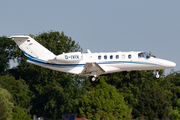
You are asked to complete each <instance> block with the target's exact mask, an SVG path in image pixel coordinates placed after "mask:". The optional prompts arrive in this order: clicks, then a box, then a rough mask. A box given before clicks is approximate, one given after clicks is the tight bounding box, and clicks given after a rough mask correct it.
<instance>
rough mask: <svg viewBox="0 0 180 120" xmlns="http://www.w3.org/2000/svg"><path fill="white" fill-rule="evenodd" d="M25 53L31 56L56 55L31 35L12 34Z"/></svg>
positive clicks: (47, 57) (43, 57)
mask: <svg viewBox="0 0 180 120" xmlns="http://www.w3.org/2000/svg"><path fill="white" fill-rule="evenodd" d="M10 38H12V40H13V41H15V42H16V44H17V45H18V46H19V48H20V49H21V50H22V51H23V53H24V54H25V55H26V56H27V57H28V58H29V57H30V58H32V57H35V58H41V59H49V58H54V57H55V55H54V54H53V53H52V52H50V51H49V50H48V49H46V48H45V47H44V46H42V45H41V44H39V43H38V42H37V41H35V40H34V39H33V38H31V37H30V36H11V37H10Z"/></svg>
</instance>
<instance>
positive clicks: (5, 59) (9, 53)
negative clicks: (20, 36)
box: [0, 36, 16, 75]
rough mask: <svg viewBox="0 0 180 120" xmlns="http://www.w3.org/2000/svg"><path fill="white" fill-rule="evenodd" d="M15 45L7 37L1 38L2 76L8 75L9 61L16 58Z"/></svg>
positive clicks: (0, 73)
mask: <svg viewBox="0 0 180 120" xmlns="http://www.w3.org/2000/svg"><path fill="white" fill-rule="evenodd" d="M15 49H16V46H15V43H14V42H13V41H11V40H9V39H8V38H7V37H5V36H2V37H0V75H4V74H6V73H7V71H8V69H9V66H10V65H9V60H10V59H12V58H13V56H15V53H14V51H15Z"/></svg>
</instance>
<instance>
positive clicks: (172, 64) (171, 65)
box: [164, 61, 176, 68]
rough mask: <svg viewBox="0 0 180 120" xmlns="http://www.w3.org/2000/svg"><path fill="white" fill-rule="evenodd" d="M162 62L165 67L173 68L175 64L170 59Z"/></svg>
mask: <svg viewBox="0 0 180 120" xmlns="http://www.w3.org/2000/svg"><path fill="white" fill-rule="evenodd" d="M164 64H165V66H166V67H167V68H173V67H175V66H176V63H174V62H171V61H166V62H165V63H164Z"/></svg>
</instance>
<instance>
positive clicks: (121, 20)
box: [0, 0, 180, 73]
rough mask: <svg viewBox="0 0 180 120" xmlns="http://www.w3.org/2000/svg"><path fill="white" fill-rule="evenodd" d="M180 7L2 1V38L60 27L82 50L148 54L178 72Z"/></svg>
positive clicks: (162, 2)
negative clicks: (171, 64) (161, 60)
mask: <svg viewBox="0 0 180 120" xmlns="http://www.w3.org/2000/svg"><path fill="white" fill-rule="evenodd" d="M179 6H180V1H179V0H173V1H170V0H158V1H155V0H153V1H145V0H99V1H97V0H89V1H87V0H86V1H85V0H76V1H75V0H68V1H65V0H51V1H50V0H49V1H44V0H36V1H35V0H31V1H25V0H6V1H5V0H4V1H1V2H0V36H3V35H5V36H11V35H29V34H34V35H36V34H39V32H40V33H42V32H47V31H50V30H54V31H59V32H62V31H64V33H65V35H67V36H69V37H72V39H73V40H75V41H76V42H78V43H79V44H80V46H81V48H82V49H83V51H84V52H86V49H90V50H91V52H108V51H109V52H116V51H146V52H152V54H153V55H156V56H157V57H158V58H162V59H167V60H170V61H173V62H176V64H177V66H176V67H175V68H174V69H175V71H177V70H180V66H179V64H180V61H179V59H180V55H179V52H180V47H179V45H180V40H179V39H180V7H179ZM169 71H170V70H166V73H169Z"/></svg>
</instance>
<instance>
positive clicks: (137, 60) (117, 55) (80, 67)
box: [9, 36, 176, 85]
mask: <svg viewBox="0 0 180 120" xmlns="http://www.w3.org/2000/svg"><path fill="white" fill-rule="evenodd" d="M9 38H11V39H12V40H13V41H15V42H16V44H17V45H18V46H19V48H20V49H21V50H22V52H23V53H24V55H25V56H26V57H27V58H28V59H27V62H29V63H32V64H35V65H38V66H42V67H45V68H49V69H52V70H57V71H62V72H66V73H71V74H78V75H82V76H89V80H90V82H91V83H92V85H95V84H96V83H98V82H99V79H100V75H102V74H108V73H114V72H120V71H132V70H159V69H167V68H173V67H175V66H176V63H174V62H171V61H168V60H163V59H159V58H154V57H151V56H150V55H148V54H147V53H146V52H142V51H141V52H134V51H131V52H108V53H91V51H90V50H87V53H81V52H71V53H63V54H60V55H55V54H54V53H52V52H51V51H49V50H48V49H46V48H45V47H44V46H42V45H41V44H39V43H38V42H37V41H36V40H34V39H33V38H31V37H30V36H11V37H9ZM156 78H159V74H158V72H157V73H156Z"/></svg>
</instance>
